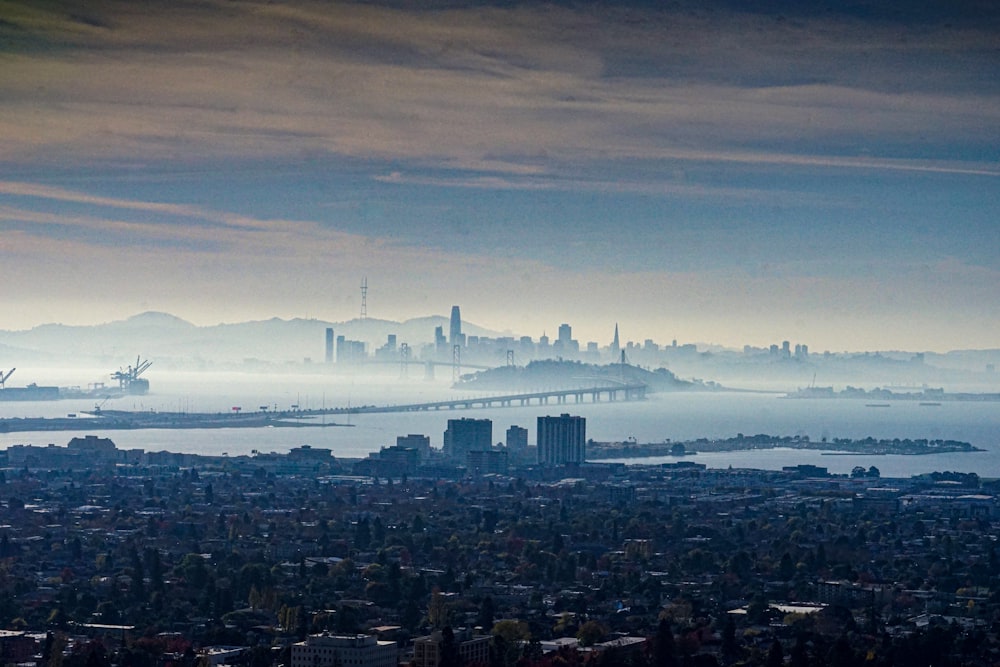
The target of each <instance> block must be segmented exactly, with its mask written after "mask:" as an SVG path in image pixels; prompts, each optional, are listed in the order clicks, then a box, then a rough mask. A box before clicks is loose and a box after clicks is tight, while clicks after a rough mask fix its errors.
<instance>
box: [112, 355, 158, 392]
mask: <svg viewBox="0 0 1000 667" xmlns="http://www.w3.org/2000/svg"><path fill="white" fill-rule="evenodd" d="M152 365H153V362H152V361H149V360H146V361H143V360H142V357H141V356H138V357H136V358H135V366H129V367H128V368H125V369H122V368H119V369H118V370H117V371H115V372H114V373H112V374H111V379H112V380H118V387H119V388H120V389H121V390H122V393H124V394H145V393H146V392H148V391H149V380H147V379H145V378H140V377H139V376H140V375H142V374H143V373H145V372H146V369H148V368H149V367H150V366H152Z"/></svg>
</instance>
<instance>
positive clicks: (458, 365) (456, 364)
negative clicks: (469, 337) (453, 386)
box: [451, 345, 462, 383]
mask: <svg viewBox="0 0 1000 667" xmlns="http://www.w3.org/2000/svg"><path fill="white" fill-rule="evenodd" d="M461 375H462V346H461V345H452V346H451V381H452V383H455V382H458V378H459V377H460V376H461Z"/></svg>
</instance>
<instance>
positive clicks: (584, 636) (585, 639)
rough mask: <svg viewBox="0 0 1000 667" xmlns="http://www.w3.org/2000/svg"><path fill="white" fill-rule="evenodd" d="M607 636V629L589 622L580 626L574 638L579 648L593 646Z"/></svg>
mask: <svg viewBox="0 0 1000 667" xmlns="http://www.w3.org/2000/svg"><path fill="white" fill-rule="evenodd" d="M607 634H608V629H607V628H605V627H604V626H603V625H601V624H600V623H598V622H597V621H594V620H590V621H587V622H586V623H584V624H583V625H581V626H580V629H579V630H577V631H576V638H577V640H578V641H579V642H580V645H581V646H593V645H594V644H596V643H597V642H599V641H601V640H602V639H604V637H605V636H606V635H607Z"/></svg>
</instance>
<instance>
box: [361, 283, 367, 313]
mask: <svg viewBox="0 0 1000 667" xmlns="http://www.w3.org/2000/svg"><path fill="white" fill-rule="evenodd" d="M361 319H363V320H366V319H368V276H365V277H364V278H362V279H361Z"/></svg>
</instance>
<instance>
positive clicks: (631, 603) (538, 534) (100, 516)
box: [0, 414, 1000, 667]
mask: <svg viewBox="0 0 1000 667" xmlns="http://www.w3.org/2000/svg"><path fill="white" fill-rule="evenodd" d="M585 428H586V424H585V421H584V420H583V419H582V418H580V417H575V416H572V415H568V414H566V415H559V416H553V417H539V418H538V425H537V443H536V444H535V445H534V446H531V447H529V446H528V445H527V435H526V434H527V431H526V429H523V428H521V427H518V426H513V427H511V428H510V429H508V430H507V434H506V436H507V439H506V442H505V443H502V446H497V445H493V437H492V424H491V423H490V421H489V420H485V419H455V420H449V421H448V429H447V431H446V432H445V436H444V446H443V448H442V449H440V450H439V449H438V448H436V447H431V445H430V438H429V437H427V436H424V435H419V434H407V435H400V436H399V438H398V439H397V444H396V445H395V446H392V447H386V448H384V449H383V450H382V451H380V452H378V453H374V454H372V455H370V456H369V457H368V458H366V459H356V460H348V459H341V458H337V457H335V456H333V454H332V452H331V451H330V450H328V449H322V448H315V447H310V446H307V445H304V446H301V447H297V448H295V449H293V450H291V451H290V452H288V453H287V454H263V453H254V454H253V455H250V456H232V457H229V456H219V457H212V456H202V455H194V454H182V453H172V452H146V451H143V450H120V449H118V448H117V447H116V446H115V444H114V443H113V442H112V441H111V440H109V439H106V438H102V437H97V436H87V437H79V438H73V440H71V441H70V442H69V444H68V445H67V446H55V445H49V446H47V447H43V446H32V445H15V446H11V447H9V448H8V449H7V450H6V451H4V452H0V466H2V476H0V482H2V483H0V504H2V511H3V515H2V517H3V518H2V522H3V525H0V623H2V626H3V627H4V628H6V630H4V631H2V632H0V651H2V653H0V655H2V657H3V662H4V664H7V665H35V666H37V667H103V666H106V665H107V666H109V665H124V666H128V667H192V666H194V665H198V666H199V667H208V666H210V665H220V664H232V665H244V666H247V667H278V666H285V667H340V666H348V665H351V666H361V667H364V666H383V665H384V666H386V667H390V666H396V665H414V666H416V667H433V666H443V667H452V666H454V665H466V666H467V667H472V666H475V665H483V666H491V667H492V666H494V665H496V666H513V665H520V666H523V667H530V666H542V665H544V666H550V665H551V666H555V665H654V666H659V665H775V666H777V665H783V664H787V665H792V666H801V665H830V666H831V667H834V666H836V667H839V666H842V665H843V666H846V665H916V664H920V665H992V664H997V662H998V660H1000V639H998V631H1000V599H998V598H997V594H996V591H997V590H1000V558H998V555H997V548H996V542H995V535H996V534H997V527H998V513H997V504H996V493H997V490H998V485H997V483H996V482H992V481H988V480H982V479H980V478H979V477H978V476H977V475H975V474H960V473H934V474H928V475H922V476H918V477H913V478H910V479H883V478H881V477H880V475H879V471H878V470H877V469H876V468H875V467H870V468H867V469H866V468H861V467H858V468H855V469H854V471H853V472H852V473H851V474H850V475H831V474H829V473H828V472H827V470H826V469H824V468H821V467H816V466H795V467H791V468H786V469H785V470H782V471H760V470H746V469H740V470H734V469H719V470H716V469H706V468H705V466H703V465H700V464H696V463H693V462H688V461H683V460H681V461H679V462H675V463H670V464H664V465H630V466H625V465H622V464H615V463H600V462H587V461H586V459H585V454H586V451H585V450H586V441H585V437H586V436H585Z"/></svg>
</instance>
